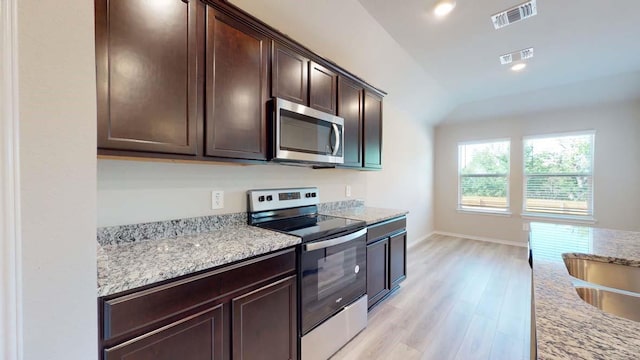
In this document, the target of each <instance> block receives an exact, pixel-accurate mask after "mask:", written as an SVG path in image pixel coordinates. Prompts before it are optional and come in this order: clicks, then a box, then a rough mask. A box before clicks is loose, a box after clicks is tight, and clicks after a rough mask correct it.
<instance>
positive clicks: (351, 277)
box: [300, 229, 367, 335]
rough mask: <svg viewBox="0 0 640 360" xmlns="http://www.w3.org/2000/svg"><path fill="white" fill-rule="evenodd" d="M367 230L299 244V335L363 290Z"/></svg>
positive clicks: (355, 297) (329, 315)
mask: <svg viewBox="0 0 640 360" xmlns="http://www.w3.org/2000/svg"><path fill="white" fill-rule="evenodd" d="M366 251H367V229H361V230H358V231H356V232H353V233H350V234H347V235H343V236H340V237H336V238H331V239H323V240H319V241H316V242H311V243H307V244H303V245H302V255H301V257H300V258H301V267H300V268H301V270H300V272H301V276H300V278H301V281H300V282H301V287H300V296H301V318H302V335H304V334H306V333H307V332H309V331H310V330H311V329H313V328H314V327H315V326H316V325H318V324H320V323H322V322H323V321H324V320H326V319H327V318H329V317H331V315H333V314H335V313H337V312H338V311H340V310H341V309H342V308H343V307H344V306H346V305H349V304H350V303H352V302H353V301H355V300H357V299H358V298H359V297H360V296H362V295H364V294H365V292H366V274H367V269H366V259H367V255H366Z"/></svg>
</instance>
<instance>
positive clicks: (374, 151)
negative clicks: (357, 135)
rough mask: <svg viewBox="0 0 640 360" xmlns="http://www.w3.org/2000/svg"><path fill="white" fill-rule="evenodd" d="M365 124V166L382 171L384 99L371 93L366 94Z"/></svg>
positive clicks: (366, 92)
mask: <svg viewBox="0 0 640 360" xmlns="http://www.w3.org/2000/svg"><path fill="white" fill-rule="evenodd" d="M363 124H364V125H363V129H364V130H363V134H364V136H363V138H364V144H363V152H364V162H363V166H364V167H365V168H367V169H382V97H380V96H378V95H376V94H374V93H372V92H369V91H365V92H364V116H363Z"/></svg>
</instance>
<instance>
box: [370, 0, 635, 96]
mask: <svg viewBox="0 0 640 360" xmlns="http://www.w3.org/2000/svg"><path fill="white" fill-rule="evenodd" d="M359 2H360V3H361V4H362V5H363V6H364V8H365V9H366V10H367V11H368V12H369V13H370V14H371V15H372V16H373V17H374V18H375V19H376V20H377V21H378V22H379V23H380V24H381V25H382V26H383V27H384V28H385V29H386V30H387V31H388V32H389V34H390V35H391V36H392V37H393V38H394V39H395V40H396V41H397V42H398V43H399V44H400V45H401V46H402V47H403V48H404V49H406V50H407V52H408V53H409V54H410V55H411V56H413V57H414V58H415V59H416V60H417V61H418V63H419V64H420V65H422V66H423V67H424V69H425V70H426V71H427V72H428V73H429V74H430V75H431V76H432V77H434V78H435V79H436V81H438V82H439V83H440V85H441V86H442V87H443V88H445V89H446V90H447V91H448V92H449V93H450V96H451V100H452V102H453V103H454V104H456V105H458V106H459V105H463V104H467V103H472V102H478V101H480V100H484V99H489V98H495V97H499V96H509V95H511V96H513V95H515V94H520V93H525V92H534V91H539V90H541V89H545V88H550V87H557V86H561V85H566V84H571V83H576V82H581V81H588V80H592V79H596V78H603V77H607V76H611V75H614V74H621V73H630V72H637V71H640V0H537V8H538V15H537V16H534V17H532V18H529V19H525V20H523V21H520V22H518V23H515V24H512V25H510V26H507V27H505V28H502V29H500V30H494V28H493V25H492V23H491V19H490V16H491V15H493V14H495V13H497V12H500V11H502V10H506V9H508V8H510V7H512V6H514V5H518V4H519V3H521V2H523V1H519V0H457V6H456V8H455V10H454V11H453V12H452V13H451V14H449V16H448V17H446V18H444V19H436V18H435V16H433V15H432V12H431V10H432V8H433V5H434V4H435V3H436V0H402V1H389V0H359ZM527 47H533V48H534V52H535V56H534V58H533V59H531V60H529V61H528V67H527V68H526V69H525V70H524V71H522V72H521V73H514V72H512V71H510V70H509V67H508V65H501V64H500V61H499V59H498V57H499V56H500V55H502V54H505V53H509V52H512V51H517V50H520V49H523V48H527ZM637 87H640V85H638V86H637ZM601 90H602V89H599V91H600V92H601ZM579 91H583V92H584V93H585V96H591V97H593V94H588V93H589V92H590V89H581V90H579ZM579 95H580V94H578V96H579ZM572 96H573V97H574V98H575V97H576V94H573V95H572ZM557 101H562V97H558V100H557ZM548 102H550V103H553V99H550V100H549V99H548ZM551 105H552V106H553V105H558V104H551Z"/></svg>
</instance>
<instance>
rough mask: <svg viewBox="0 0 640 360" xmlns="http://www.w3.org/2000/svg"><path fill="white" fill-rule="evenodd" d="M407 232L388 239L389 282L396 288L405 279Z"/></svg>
mask: <svg viewBox="0 0 640 360" xmlns="http://www.w3.org/2000/svg"><path fill="white" fill-rule="evenodd" d="M406 257H407V232H406V231H404V232H402V233H400V234H397V235H393V236H391V237H390V238H389V282H390V283H391V285H390V286H391V288H392V289H393V288H394V287H396V286H397V285H398V284H400V282H402V280H404V279H405V278H406V277H407V259H406Z"/></svg>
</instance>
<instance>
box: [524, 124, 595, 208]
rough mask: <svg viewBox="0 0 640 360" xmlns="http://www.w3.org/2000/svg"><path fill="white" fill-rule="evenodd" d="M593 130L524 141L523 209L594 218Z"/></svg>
mask: <svg viewBox="0 0 640 360" xmlns="http://www.w3.org/2000/svg"><path fill="white" fill-rule="evenodd" d="M593 139H594V135H593V133H588V134H580V135H564V136H549V137H540V138H529V139H525V141H524V162H525V167H524V170H525V174H524V175H525V176H524V181H525V191H524V211H525V212H529V213H539V214H557V215H563V216H578V217H593V172H592V169H593Z"/></svg>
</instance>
